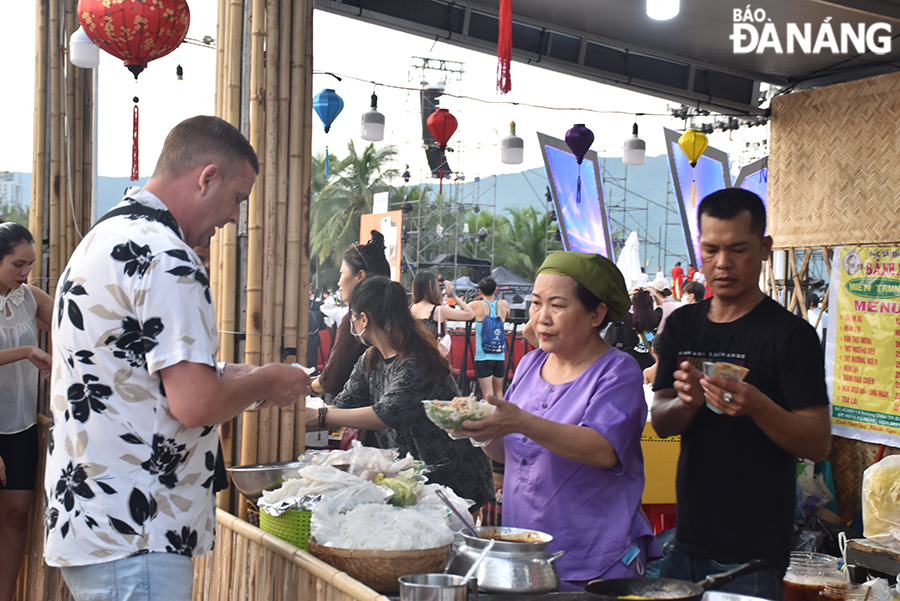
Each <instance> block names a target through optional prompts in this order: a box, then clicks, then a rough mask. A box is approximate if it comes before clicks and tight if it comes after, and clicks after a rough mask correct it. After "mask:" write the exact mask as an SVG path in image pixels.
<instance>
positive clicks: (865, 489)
mask: <svg viewBox="0 0 900 601" xmlns="http://www.w3.org/2000/svg"><path fill="white" fill-rule="evenodd" d="M862 515H863V534H864V535H865V537H866V538H867V539H869V540H871V541H874V542H876V543H878V544H880V545H884V546H885V547H888V548H890V549H892V550H894V551H898V552H900V455H890V456H888V457H885V458H884V459H882V460H881V461H879V462H878V463H876V464H875V465H872V466H869V468H868V469H866V471H865V472H864V473H863V484H862Z"/></svg>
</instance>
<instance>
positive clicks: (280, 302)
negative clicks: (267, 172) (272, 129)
mask: <svg viewBox="0 0 900 601" xmlns="http://www.w3.org/2000/svg"><path fill="white" fill-rule="evenodd" d="M280 15H281V18H280V19H279V20H278V21H279V26H280V28H281V31H280V35H279V39H280V44H279V57H278V115H279V117H280V118H281V119H288V118H289V117H290V100H291V98H290V89H291V87H290V86H291V19H290V18H289V17H290V15H291V0H281V10H280ZM290 138H291V136H290V132H289V131H288V132H287V135H279V136H278V190H277V193H276V197H275V199H276V222H277V224H278V228H277V229H276V232H275V252H276V270H275V294H274V297H275V298H274V303H273V304H274V307H275V309H274V311H275V315H274V317H275V319H274V323H273V327H272V329H273V330H274V332H275V335H276V338H275V340H276V341H277V344H274V347H275V351H276V352H277V353H278V360H279V361H281V360H283V359H284V357H282V349H283V348H284V332H283V329H284V276H285V273H284V270H285V250H286V249H285V245H286V233H287V227H288V224H287V196H288V143H289V140H290Z"/></svg>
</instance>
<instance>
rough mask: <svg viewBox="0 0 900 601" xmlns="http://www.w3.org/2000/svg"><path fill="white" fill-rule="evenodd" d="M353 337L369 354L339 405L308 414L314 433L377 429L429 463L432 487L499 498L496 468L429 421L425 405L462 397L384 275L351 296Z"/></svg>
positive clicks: (388, 444)
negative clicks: (432, 400) (496, 484)
mask: <svg viewBox="0 0 900 601" xmlns="http://www.w3.org/2000/svg"><path fill="white" fill-rule="evenodd" d="M350 333H351V334H352V335H353V337H354V338H356V340H357V341H358V342H359V343H360V344H363V345H365V346H367V347H369V348H367V350H366V351H365V352H364V353H363V354H362V356H361V357H360V358H359V360H358V361H357V362H356V365H355V366H354V367H353V372H352V373H351V374H350V379H349V380H348V381H347V383H346V384H345V385H344V389H343V390H342V391H341V392H340V394H338V395H337V397H335V399H334V402H333V406H325V407H322V408H320V409H314V408H307V409H306V427H307V430H308V431H312V430H322V429H325V428H328V429H334V428H336V427H339V426H347V427H351V428H358V429H363V430H375V431H376V432H375V435H376V437H377V438H378V442H379V445H380V446H381V447H382V448H384V449H390V448H396V449H397V450H398V451H399V453H400V455H401V456H404V455H406V453H410V454H412V456H413V457H415V458H416V459H419V460H421V461H424V462H425V463H426V464H427V465H429V466H430V467H431V469H432V471H431V472H430V473H429V474H428V479H429V481H430V482H436V483H438V484H442V485H444V486H447V487H449V488H451V489H452V490H453V491H454V492H455V493H456V494H457V495H459V496H460V497H462V498H464V499H469V500H471V501H472V502H473V505H472V506H471V507H470V510H472V511H475V510H477V509H479V508H480V507H481V506H482V505H484V504H485V503H488V502H491V501H493V500H494V481H493V474H492V471H491V462H490V459H488V457H487V455H485V454H484V453H482V452H481V450H480V449H478V448H476V447H474V446H472V444H470V442H469V441H468V440H464V439H459V440H454V439H452V438H450V436H449V435H448V434H447V432H445V431H444V430H441V429H440V428H438V427H437V426H436V425H434V424H433V423H432V422H431V421H430V420H429V419H428V417H427V416H426V415H425V408H424V406H423V405H422V401H423V400H430V399H442V400H450V399H452V398H453V397H455V396H458V395H459V388H458V387H457V385H456V381H455V380H454V379H453V377H452V373H451V371H450V364H449V362H448V361H447V359H446V358H445V357H444V356H443V355H442V354H441V352H440V351H439V350H438V347H437V342H436V341H435V340H434V337H433V336H432V335H431V334H430V333H429V332H428V331H427V330H426V329H425V326H424V325H423V324H422V323H421V322H420V321H419V320H417V319H415V318H414V317H413V316H412V314H411V313H410V311H409V308H408V307H407V305H406V291H405V290H404V289H403V286H401V285H400V284H399V283H397V282H392V281H390V280H389V279H388V278H385V277H374V276H369V277H367V278H366V279H364V280H363V281H362V282H360V283H358V284H357V285H356V287H354V289H353V293H352V294H351V297H350Z"/></svg>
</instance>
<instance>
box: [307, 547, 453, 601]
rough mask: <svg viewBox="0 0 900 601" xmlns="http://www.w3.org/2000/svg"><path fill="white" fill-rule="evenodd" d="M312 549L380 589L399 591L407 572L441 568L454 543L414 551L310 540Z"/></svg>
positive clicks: (342, 569)
mask: <svg viewBox="0 0 900 601" xmlns="http://www.w3.org/2000/svg"><path fill="white" fill-rule="evenodd" d="M309 552H310V553H312V554H313V555H315V556H316V557H318V558H319V559H321V560H322V561H324V562H325V563H327V564H329V565H331V566H333V567H335V568H337V569H339V570H341V571H342V572H347V574H349V575H350V576H351V577H352V578H354V579H355V580H358V581H360V582H362V583H363V584H365V585H366V586H368V587H369V588H371V589H374V590H376V591H378V592H379V593H396V592H398V591H399V590H400V583H399V582H398V581H397V579H398V578H400V576H403V575H405V574H427V573H432V572H440V571H441V570H443V569H444V566H445V565H446V563H447V558H448V557H449V556H450V545H446V546H444V547H436V548H434V549H417V550H413V551H370V550H362V549H338V548H335V547H324V546H322V545H317V544H316V543H314V542H311V543H309Z"/></svg>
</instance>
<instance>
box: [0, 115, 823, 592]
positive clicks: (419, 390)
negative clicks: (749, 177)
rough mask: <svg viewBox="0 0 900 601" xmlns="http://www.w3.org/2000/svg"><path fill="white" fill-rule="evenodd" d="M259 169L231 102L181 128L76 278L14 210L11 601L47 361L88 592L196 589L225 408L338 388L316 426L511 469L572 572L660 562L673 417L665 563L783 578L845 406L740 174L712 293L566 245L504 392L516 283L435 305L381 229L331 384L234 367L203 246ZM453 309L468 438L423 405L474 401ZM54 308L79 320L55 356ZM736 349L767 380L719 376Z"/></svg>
mask: <svg viewBox="0 0 900 601" xmlns="http://www.w3.org/2000/svg"><path fill="white" fill-rule="evenodd" d="M258 170H259V163H258V161H257V158H256V154H255V152H254V150H253V149H252V148H251V146H250V145H249V143H248V142H247V140H246V139H245V138H244V137H243V136H242V135H241V134H240V132H239V131H238V130H236V129H235V128H234V127H232V126H231V125H229V124H228V123H226V122H224V121H222V120H220V119H217V118H214V117H195V118H192V119H188V120H187V121H184V122H182V123H181V124H179V125H178V126H177V127H176V128H175V129H173V130H172V131H171V132H170V133H169V135H168V137H167V139H166V142H165V145H164V147H163V150H162V154H161V156H160V159H159V162H158V165H157V167H156V170H155V172H154V174H153V176H152V177H151V178H150V180H149V181H148V183H147V184H146V186H144V188H143V189H140V190H137V189H133V190H130V191H129V193H128V195H127V196H126V197H125V199H124V200H123V201H122V202H121V203H120V204H119V205H118V206H117V207H116V208H114V209H113V210H112V211H110V212H109V213H107V214H106V215H104V216H103V217H102V218H101V219H100V221H99V222H98V223H97V224H96V225H95V226H94V228H93V229H91V231H90V232H89V233H88V234H87V235H86V236H85V238H84V240H83V241H82V243H81V244H79V246H78V247H77V248H76V250H75V252H74V254H73V256H72V258H71V260H70V261H69V264H68V265H67V266H66V268H65V270H64V271H63V273H62V276H61V278H60V281H59V285H58V288H57V294H56V299H51V298H50V297H49V296H47V295H46V294H45V293H43V292H41V291H40V290H39V289H38V288H35V287H32V286H30V285H28V284H27V283H26V279H27V276H28V274H29V270H30V268H31V264H32V263H33V261H34V258H35V251H34V242H33V239H32V238H31V235H30V234H29V233H28V231H27V229H25V228H22V227H21V226H15V225H14V224H3V225H0V311H2V312H3V317H4V319H0V344H2V350H0V365H2V367H0V385H2V386H3V388H4V390H5V393H4V395H2V397H0V535H2V540H3V541H4V544H3V545H2V546H0V601H6V600H7V599H9V598H11V597H12V594H13V588H14V585H15V580H16V578H15V575H16V573H17V571H18V566H19V563H20V560H21V554H22V549H23V547H24V542H25V532H24V528H23V524H24V523H25V521H26V520H25V518H24V516H25V515H26V514H27V512H28V510H29V509H30V507H31V506H32V505H33V498H32V493H31V491H32V489H33V486H34V480H35V474H36V471H37V469H36V465H37V454H38V448H37V439H36V426H35V421H36V420H35V417H36V406H35V400H36V398H37V393H36V390H35V389H34V387H35V386H36V383H37V376H38V372H41V373H43V375H44V376H45V377H48V378H49V380H50V402H49V417H50V421H51V426H50V431H49V439H48V452H47V458H46V470H45V475H44V493H43V496H44V504H45V511H44V525H45V531H46V543H45V546H44V558H45V560H46V562H47V563H48V564H49V565H51V566H57V567H59V568H60V569H61V571H62V574H63V577H64V579H65V581H66V584H67V586H68V587H69V590H70V591H71V593H72V595H73V597H74V598H75V599H78V600H83V599H95V598H117V599H132V598H142V599H156V600H161V599H165V600H166V601H176V600H181V599H189V598H190V597H191V590H192V581H193V564H192V562H191V558H192V557H197V556H199V555H202V554H203V553H206V552H208V551H209V550H210V549H211V548H212V545H213V542H214V536H215V514H214V507H215V504H214V494H213V493H214V491H215V490H217V489H218V488H219V487H221V486H225V485H227V481H226V482H223V481H222V475H223V474H222V473H221V471H220V470H219V469H218V468H219V467H221V465H222V462H221V449H220V447H219V445H218V436H217V427H218V426H217V425H218V424H219V423H221V422H224V421H227V420H229V419H231V418H232V417H234V416H236V415H238V414H239V413H240V412H242V411H243V410H245V409H246V408H248V407H249V406H250V405H252V404H253V403H256V402H258V401H261V402H262V406H278V407H285V406H290V405H292V404H293V403H294V402H296V401H297V400H298V399H299V398H301V397H303V396H305V395H312V394H316V395H320V396H322V397H324V398H325V399H326V400H327V403H326V404H325V405H324V406H322V407H321V408H317V409H312V408H308V409H307V410H306V425H307V428H308V429H310V430H315V429H329V430H332V429H335V428H337V427H348V428H351V429H353V430H354V431H356V432H357V433H358V435H359V436H360V437H362V438H363V439H365V440H366V441H367V442H368V443H369V444H375V445H379V446H382V447H387V448H396V449H398V450H399V451H400V452H401V453H406V452H409V453H411V454H412V455H413V456H414V457H416V458H417V459H420V460H422V461H424V462H425V463H427V464H428V465H430V466H431V473H430V476H429V477H430V479H431V480H432V481H434V482H438V483H441V484H444V485H446V486H448V487H450V488H452V489H453V490H454V491H455V492H456V493H457V494H458V495H459V496H460V497H463V498H465V499H468V500H470V501H471V509H472V510H473V511H477V510H478V508H479V507H481V506H483V505H484V504H486V503H489V502H491V501H493V500H494V498H495V490H494V481H493V474H492V467H491V461H492V460H493V461H495V462H498V463H502V464H504V465H505V475H504V498H503V525H505V526H511V527H518V528H526V529H532V530H539V531H542V532H546V533H548V534H550V535H551V536H552V537H553V541H552V543H551V544H550V550H551V551H559V550H564V551H566V553H565V555H564V556H563V557H561V558H560V559H559V560H558V561H557V562H556V566H557V568H558V570H559V574H560V578H561V586H560V590H563V591H569V590H581V589H582V588H583V587H584V585H585V584H586V583H587V582H589V581H591V580H594V579H598V578H603V579H609V578H620V577H636V576H641V575H643V574H644V573H645V569H646V566H647V564H648V563H649V562H650V561H651V560H653V559H656V558H659V557H660V556H661V555H662V550H661V548H660V546H659V545H658V542H657V540H656V538H655V537H654V533H653V530H652V528H651V526H650V523H649V521H648V520H647V518H646V517H645V516H644V514H643V513H642V512H641V509H640V506H641V496H642V492H643V489H644V466H643V456H642V451H641V434H642V431H643V429H644V426H645V424H646V421H647V419H648V415H649V416H650V417H651V419H652V424H653V427H654V429H655V430H656V432H657V433H658V434H659V435H660V436H663V437H668V436H673V435H680V436H681V441H682V442H681V455H680V458H679V463H678V476H677V496H678V516H677V524H678V525H677V529H676V533H675V543H674V545H673V547H672V548H671V549H670V550H668V551H667V552H666V555H665V556H664V557H663V558H662V561H661V564H660V565H661V568H660V569H661V575H663V576H668V577H674V578H680V579H684V580H691V581H698V580H701V579H702V578H704V577H705V576H707V575H709V574H712V573H717V572H722V571H724V570H727V569H728V568H730V567H732V566H733V565H734V564H738V563H742V562H746V561H749V560H751V559H765V560H767V561H768V562H769V563H768V567H767V568H766V569H764V570H763V571H761V572H758V573H756V574H752V575H747V576H743V577H741V578H738V579H736V580H734V581H732V582H731V583H729V584H727V585H726V586H725V587H724V589H723V590H726V591H730V592H735V593H743V594H749V595H754V596H758V597H764V598H767V599H773V600H778V599H780V595H781V592H780V591H781V589H780V582H781V577H782V576H783V574H784V571H785V568H786V567H787V562H788V553H789V550H790V547H789V544H790V535H791V526H792V519H793V515H794V514H793V511H794V486H795V483H794V478H793V474H794V461H795V457H796V456H801V457H806V458H809V459H812V460H814V461H818V460H821V459H823V458H824V457H825V456H826V455H827V454H828V452H829V448H830V429H829V428H830V424H829V418H828V412H827V404H828V401H827V396H826V393H825V379H824V361H823V357H822V351H821V347H820V345H819V342H818V337H817V335H816V331H815V329H814V328H813V327H812V326H810V325H809V324H808V323H806V322H805V321H803V320H802V319H799V318H797V317H796V316H794V315H792V314H791V313H789V312H788V311H786V310H785V309H783V308H782V307H781V306H780V305H778V304H777V303H776V302H775V301H772V300H771V299H769V298H768V297H767V296H766V295H765V294H764V293H763V292H762V291H761V290H760V289H759V287H758V282H759V273H760V265H761V263H762V262H763V261H764V260H765V259H766V257H767V255H768V252H769V250H770V249H771V244H772V241H771V238H769V237H768V236H766V235H765V218H766V217H765V209H764V206H763V204H762V202H761V200H760V199H759V197H757V196H756V195H755V194H753V193H751V192H748V191H745V190H741V189H737V188H729V189H726V190H722V191H719V192H715V193H713V194H711V195H709V196H707V197H706V198H705V199H703V200H702V202H701V203H700V205H699V208H698V215H699V217H698V220H699V231H700V240H699V242H700V249H701V258H702V261H703V263H702V267H701V272H702V274H703V279H704V280H705V286H704V285H703V284H700V283H698V281H697V278H696V277H691V273H690V270H689V271H688V275H687V277H686V278H685V274H684V273H683V271H682V272H680V273H679V274H673V278H672V281H670V280H668V279H667V278H665V277H657V278H656V279H654V280H653V281H648V282H647V283H646V284H645V285H643V286H641V287H640V288H639V289H637V290H633V291H629V290H628V289H627V288H626V285H625V280H624V278H623V276H622V274H621V273H620V272H619V270H618V268H616V266H615V264H614V263H612V262H611V261H610V260H608V259H606V258H605V257H602V256H599V255H593V254H585V253H577V252H563V251H558V252H555V253H552V254H550V255H549V256H548V257H547V258H546V260H545V261H544V262H543V264H542V265H541V267H540V268H539V269H538V271H537V277H536V281H535V284H534V289H533V292H532V295H531V305H530V309H529V315H528V316H529V322H528V324H527V325H526V327H525V333H526V336H527V337H529V339H530V340H531V341H532V342H533V344H534V346H535V347H536V348H535V350H534V351H532V352H530V353H528V354H527V355H526V356H525V357H524V358H522V359H521V361H520V363H519V364H518V366H517V368H516V369H515V374H514V377H513V380H512V383H511V385H510V386H509V388H508V389H506V390H504V387H503V376H504V375H505V373H504V370H505V363H504V361H503V359H504V356H505V354H504V353H505V352H506V349H505V346H504V345H505V344H506V337H505V335H504V334H503V322H504V321H505V320H506V319H508V316H509V307H508V305H507V304H506V303H505V302H504V301H502V300H498V299H497V297H496V282H494V281H493V280H492V279H491V278H485V279H484V280H482V281H481V282H480V283H479V285H478V288H479V298H478V299H477V300H474V301H472V302H469V303H467V302H465V301H464V300H463V299H461V298H459V297H458V296H457V295H456V294H455V292H454V290H453V287H452V286H451V285H450V283H449V282H443V284H442V283H441V281H440V280H439V279H438V277H437V276H435V275H433V274H429V273H420V274H418V275H417V277H416V279H415V281H414V282H413V286H412V297H411V298H410V297H409V296H408V294H407V291H406V290H405V289H404V287H403V286H401V285H400V284H399V283H397V282H393V281H391V280H390V279H389V275H390V269H389V267H388V264H387V261H386V259H385V254H384V239H383V238H382V237H381V235H380V234H378V233H377V232H373V233H372V237H371V239H370V241H369V242H368V243H366V244H362V245H360V244H353V245H351V246H350V247H349V248H347V250H346V251H345V252H344V254H343V256H342V263H341V269H340V281H339V282H338V291H339V293H340V296H341V298H342V299H343V300H344V301H347V307H346V312H345V314H344V315H339V314H338V313H334V314H333V317H332V319H334V321H335V327H336V334H335V340H334V344H333V346H332V349H331V352H330V355H329V358H328V361H327V363H326V365H325V366H324V369H323V370H322V372H321V373H320V374H319V375H318V376H317V377H315V378H312V379H311V378H310V376H309V375H307V373H306V372H305V371H304V370H302V369H299V368H297V367H293V366H290V365H285V364H269V365H263V366H253V365H239V364H224V363H217V362H216V360H215V355H216V351H217V346H218V336H217V331H216V327H215V323H216V322H215V316H214V307H213V305H212V301H211V296H210V294H209V280H208V277H207V272H206V269H205V268H204V266H203V264H202V259H201V258H200V256H199V255H198V254H197V253H196V252H195V251H194V250H193V249H194V248H195V247H197V246H202V245H204V244H205V243H206V242H207V241H208V240H209V237H210V236H212V235H213V233H214V232H215V230H216V228H219V227H222V226H223V225H225V224H226V223H234V222H235V221H236V220H237V219H238V215H239V209H240V205H241V202H242V201H244V200H245V199H246V198H247V197H248V196H249V194H250V190H251V188H252V187H253V185H254V182H255V180H256V176H257V173H258ZM676 267H677V268H678V269H681V268H680V265H678V266H676ZM701 272H698V273H701ZM676 275H677V277H676ZM673 288H674V289H673ZM444 296H446V297H447V299H446V300H445V299H444V298H443V297H444ZM673 296H674V297H675V298H673ZM677 299H680V300H677ZM326 301H327V299H323V305H324V304H325V302H326ZM328 304H329V305H333V306H334V307H338V306H339V303H337V302H328ZM448 320H474V321H475V331H476V340H477V343H476V344H477V346H476V357H475V359H476V371H477V375H478V381H479V384H480V388H481V392H482V393H483V396H484V398H485V399H486V400H487V402H489V403H490V404H492V405H494V406H495V411H494V413H493V414H492V415H490V416H489V417H487V418H486V419H484V420H483V421H468V422H464V423H463V428H464V429H460V430H455V431H452V432H446V431H444V430H441V429H439V428H438V427H437V426H435V425H434V424H433V423H431V422H430V421H429V420H428V419H427V417H426V415H425V412H424V408H423V405H422V403H421V401H422V400H425V399H449V398H453V397H455V396H457V395H459V388H458V386H457V383H456V381H455V379H454V378H453V375H452V368H451V366H450V364H449V361H448V359H447V356H446V353H445V352H444V351H443V350H442V342H443V339H444V337H445V336H446V322H447V321H448ZM619 326H621V327H619ZM38 327H44V328H47V327H50V328H51V329H52V356H53V359H52V363H51V357H50V355H48V354H47V353H44V352H42V351H40V350H39V349H38V348H37V330H38ZM614 328H615V329H616V330H618V331H619V332H620V333H621V340H620V339H619V335H616V336H615V337H614V336H613V334H612V332H613V331H614ZM604 331H606V335H605V336H604V335H602V333H603V332H604ZM498 332H499V334H498ZM639 349H640V350H639ZM654 359H655V360H654ZM711 362H719V363H721V362H724V363H729V364H732V365H736V366H740V367H741V368H743V369H744V370H745V373H746V376H745V377H744V378H743V379H742V380H738V379H734V378H732V377H728V376H723V375H715V372H712V373H710V372H709V371H708V370H707V364H708V363H711ZM51 366H52V368H51ZM644 382H648V383H649V384H650V386H651V387H652V390H653V399H652V404H651V407H649V408H648V404H647V402H646V400H645V393H644V387H643V384H644ZM473 441H474V443H476V444H473ZM735 516H740V518H741V519H739V520H736V519H734V517H735ZM138 596H139V597H138Z"/></svg>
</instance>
